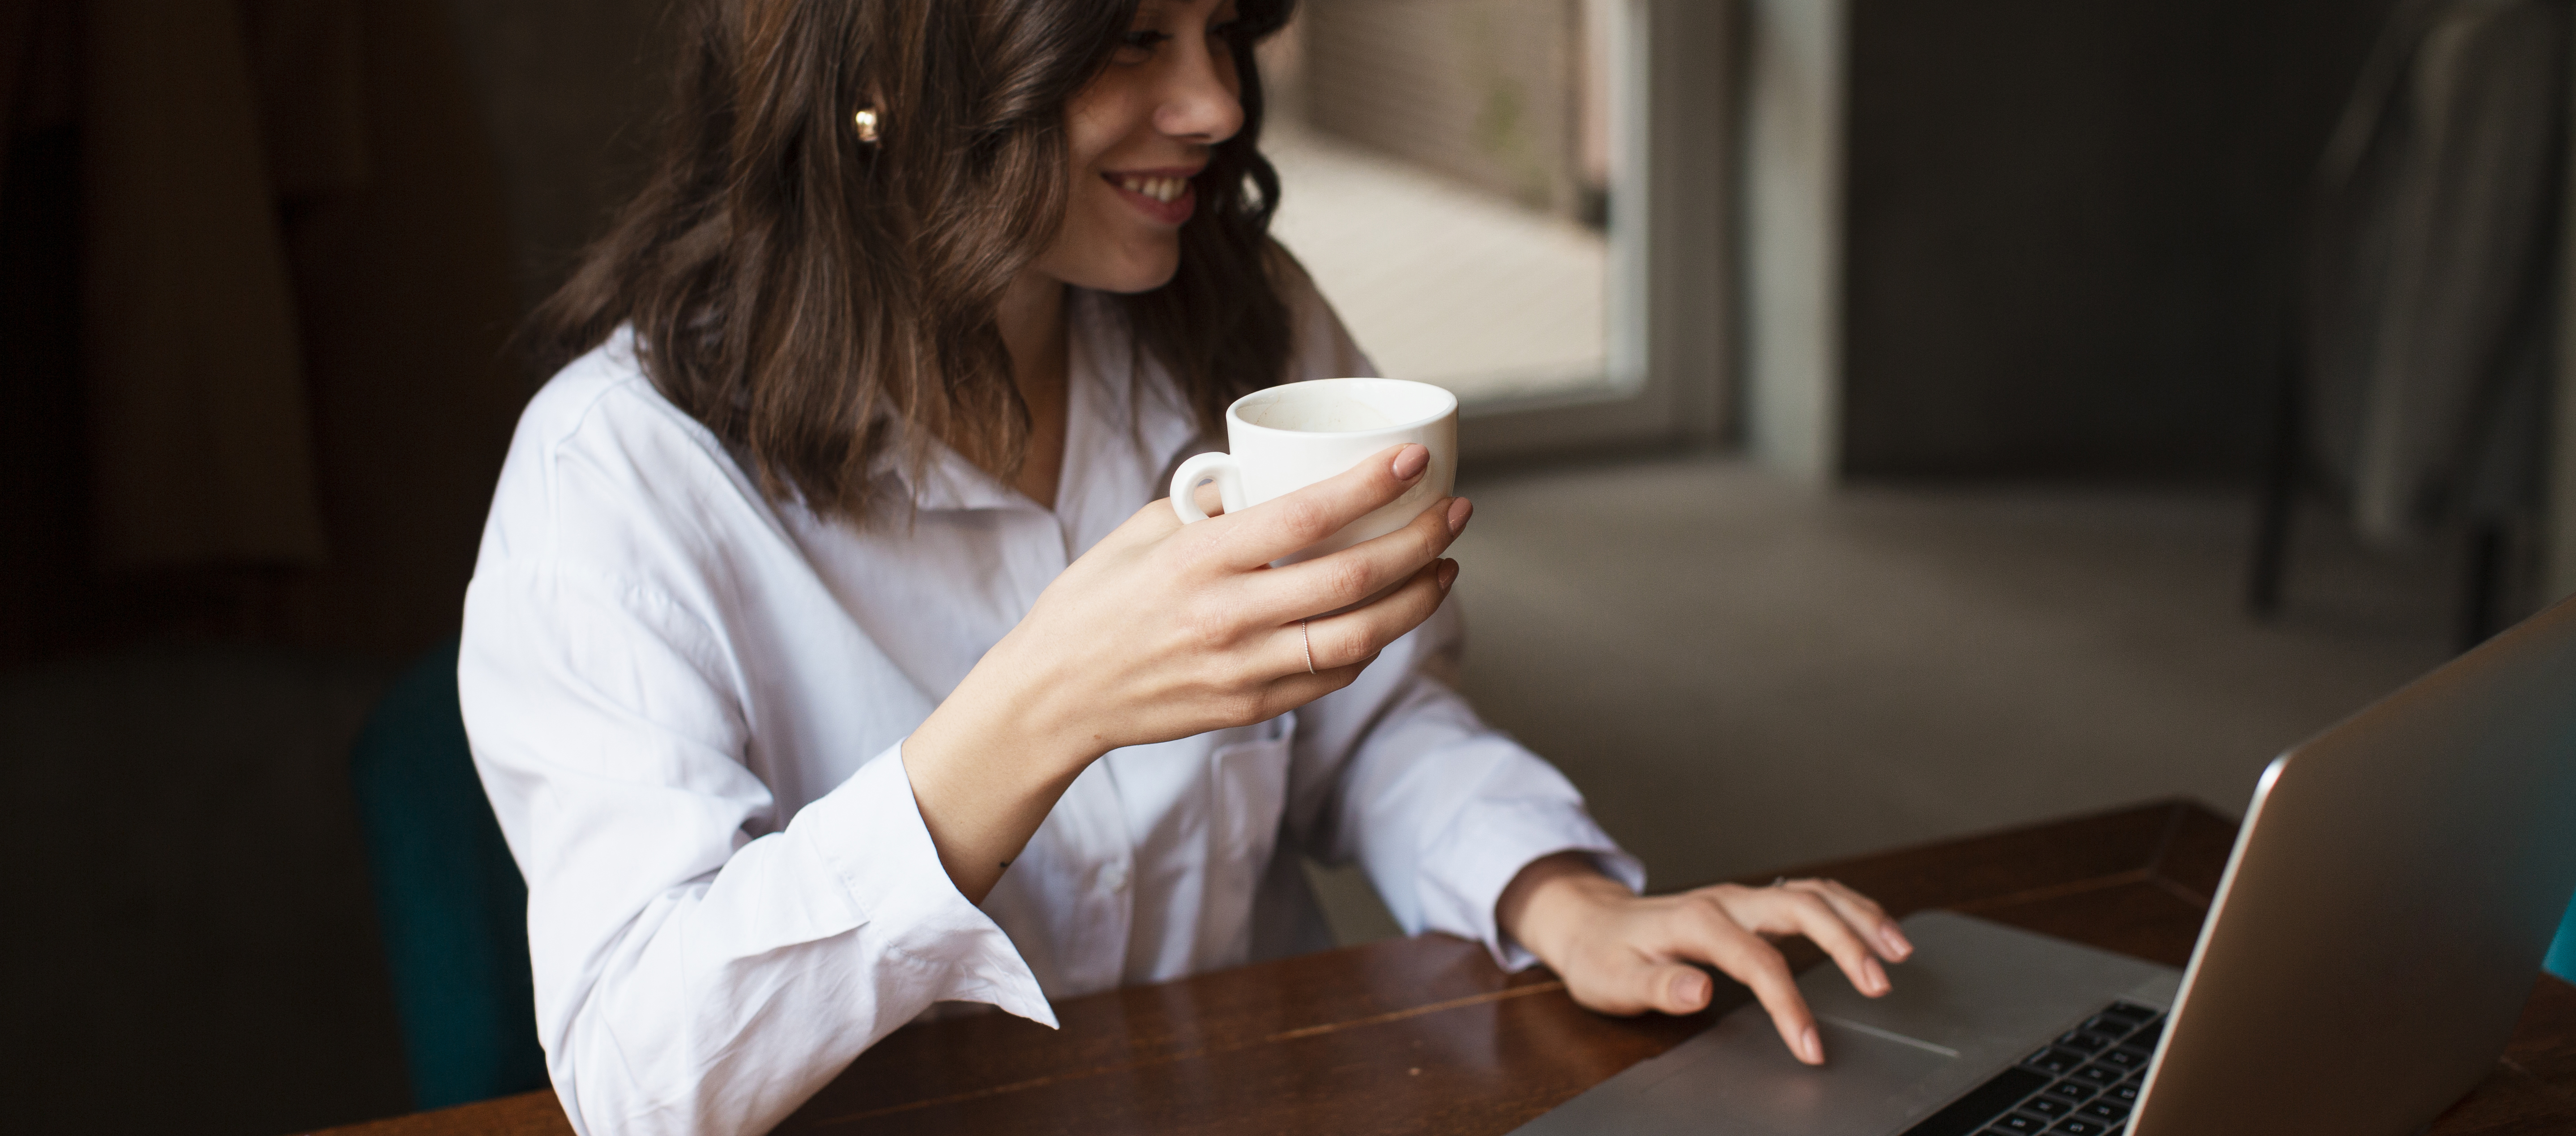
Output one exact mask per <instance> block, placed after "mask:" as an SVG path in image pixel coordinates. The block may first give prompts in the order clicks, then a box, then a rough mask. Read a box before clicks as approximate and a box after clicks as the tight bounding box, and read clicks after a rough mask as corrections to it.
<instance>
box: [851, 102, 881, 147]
mask: <svg viewBox="0 0 2576 1136" xmlns="http://www.w3.org/2000/svg"><path fill="white" fill-rule="evenodd" d="M850 121H851V122H853V123H856V124H858V128H859V141H861V142H869V143H873V142H875V141H876V140H877V112H876V108H874V107H870V108H868V109H867V110H863V111H860V112H858V113H857V114H853V115H851V116H850Z"/></svg>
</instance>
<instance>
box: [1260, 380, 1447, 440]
mask: <svg viewBox="0 0 2576 1136" xmlns="http://www.w3.org/2000/svg"><path fill="white" fill-rule="evenodd" d="M1353 380H1357V381H1360V382H1370V383H1403V384H1404V385H1406V386H1414V387H1421V388H1423V389H1425V390H1430V391H1435V392H1437V393H1438V394H1439V395H1440V397H1441V399H1442V400H1444V401H1443V404H1442V406H1441V407H1440V409H1438V410H1435V411H1433V412H1431V413H1429V414H1426V415H1423V416H1422V417H1420V418H1413V419H1408V420H1406V421H1402V422H1394V423H1389V424H1388V425H1385V426H1371V427H1369V428H1368V429H1366V430H1291V429H1288V428H1286V427H1283V426H1264V425H1262V424H1261V423H1258V422H1253V421H1250V420H1247V419H1245V418H1244V417H1243V404H1244V403H1247V402H1250V401H1252V400H1253V399H1256V398H1260V397H1262V396H1264V395H1275V394H1277V393H1279V392H1280V391H1283V390H1287V389H1288V388H1290V387H1302V386H1307V385H1310V384H1315V383H1340V382H1350V381H1353ZM1456 413H1458V395H1457V392H1455V391H1452V390H1450V389H1449V388H1447V387H1443V386H1438V385H1436V384H1432V383H1425V382H1417V381H1415V380H1413V379H1390V378H1387V377H1386V376H1384V375H1342V376H1337V377H1334V378H1329V379H1300V380H1298V381H1296V382H1293V383H1281V384H1279V385H1277V386H1270V387H1263V388H1261V389H1260V390H1257V391H1253V392H1252V393H1250V394H1246V395H1244V396H1243V397H1241V398H1238V399H1235V400H1234V401H1233V402H1231V403H1228V404H1226V408H1225V424H1226V428H1228V429H1235V428H1241V429H1246V430H1260V431H1264V432H1267V433H1272V434H1296V435H1300V436H1304V437H1329V436H1332V435H1336V434H1339V435H1343V436H1351V437H1356V436H1360V435H1366V434H1382V433H1386V432H1388V431H1392V430H1412V429H1416V428H1419V427H1423V426H1428V425H1430V424H1432V423H1434V422H1438V421H1440V420H1441V419H1443V418H1447V417H1449V416H1450V415H1452V414H1456Z"/></svg>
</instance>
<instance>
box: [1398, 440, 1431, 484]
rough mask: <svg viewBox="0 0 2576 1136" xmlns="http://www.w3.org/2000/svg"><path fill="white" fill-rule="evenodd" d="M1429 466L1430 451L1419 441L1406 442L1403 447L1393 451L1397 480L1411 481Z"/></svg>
mask: <svg viewBox="0 0 2576 1136" xmlns="http://www.w3.org/2000/svg"><path fill="white" fill-rule="evenodd" d="M1430 467H1431V451H1430V450H1429V449H1426V448H1424V447H1423V445H1422V443H1420V442H1406V443H1405V444H1404V448H1403V449H1400V450H1397V451H1396V452H1395V479H1396V480H1397V481H1411V480H1413V479H1414V478H1417V477H1420V476H1422V471H1423V470H1425V469H1428V468H1430Z"/></svg>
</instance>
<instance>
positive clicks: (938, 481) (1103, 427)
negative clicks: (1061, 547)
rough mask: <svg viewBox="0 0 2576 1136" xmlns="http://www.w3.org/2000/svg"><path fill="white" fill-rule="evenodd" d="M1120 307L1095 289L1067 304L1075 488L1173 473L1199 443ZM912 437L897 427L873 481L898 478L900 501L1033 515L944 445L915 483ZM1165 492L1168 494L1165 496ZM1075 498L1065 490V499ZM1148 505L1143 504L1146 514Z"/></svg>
mask: <svg viewBox="0 0 2576 1136" xmlns="http://www.w3.org/2000/svg"><path fill="white" fill-rule="evenodd" d="M1114 304H1115V301H1113V300H1112V299H1111V298H1110V297H1108V296H1106V295H1103V294H1101V293H1099V292H1094V291H1091V290H1089V289H1085V288H1068V289H1066V295H1065V325H1066V326H1065V331H1066V335H1067V336H1068V342H1067V344H1066V350H1065V372H1066V373H1065V384H1066V390H1065V419H1066V422H1065V467H1064V472H1065V479H1066V480H1067V481H1068V482H1071V481H1073V480H1076V479H1078V478H1080V477H1083V476H1085V475H1086V474H1087V472H1088V471H1089V470H1091V469H1092V468H1094V467H1095V466H1096V465H1098V464H1099V463H1102V462H1104V461H1112V460H1116V459H1117V458H1118V457H1120V456H1122V455H1121V454H1120V453H1119V452H1118V450H1120V449H1124V450H1127V451H1129V452H1130V453H1135V454H1140V455H1141V456H1143V457H1145V458H1147V459H1150V461H1151V462H1152V464H1153V465H1154V466H1156V467H1168V466H1170V465H1171V464H1172V463H1173V462H1175V461H1177V460H1178V459H1179V458H1180V457H1181V456H1183V455H1182V454H1181V453H1180V451H1181V449H1182V448H1183V447H1185V446H1188V445H1189V444H1190V443H1191V441H1193V440H1194V439H1196V438H1197V437H1198V423H1197V416H1196V415H1194V414H1193V413H1191V411H1190V409H1189V407H1188V406H1186V405H1185V404H1184V403H1183V401H1182V399H1181V397H1180V392H1179V390H1178V388H1177V387H1176V386H1175V385H1174V384H1173V383H1172V381H1171V377H1170V375H1169V373H1168V372H1166V371H1165V370H1164V369H1163V365H1162V363H1161V362H1160V361H1159V360H1156V359H1155V358H1154V357H1153V355H1152V353H1150V352H1148V351H1145V350H1144V348H1143V345H1142V344H1139V343H1137V342H1136V340H1135V337H1134V336H1132V335H1127V334H1120V333H1122V332H1124V331H1125V328H1124V327H1123V323H1124V316H1123V314H1122V313H1120V312H1118V311H1117V310H1116V308H1115V306H1114ZM911 429H912V427H911V426H910V425H909V424H908V423H904V422H901V421H897V422H895V423H894V424H893V429H891V430H889V431H887V444H886V446H885V447H884V448H883V449H882V450H880V451H879V452H878V453H877V455H876V457H875V459H874V460H873V461H872V462H871V463H870V465H869V475H870V476H871V477H883V478H889V479H891V481H892V484H893V486H894V487H895V490H896V493H895V494H894V495H895V496H897V497H901V496H907V495H908V496H909V497H910V498H911V499H912V503H913V507H914V508H917V509H920V510H922V511H925V512H934V511H948V510H957V511H964V510H975V509H1033V508H1038V507H1039V506H1038V505H1037V503H1035V502H1032V501H1030V500H1029V499H1028V498H1027V497H1025V496H1022V495H1021V494H1020V492H1019V490H1017V489H1014V488H1012V487H1010V486H1007V485H1004V484H1002V483H1001V481H1000V480H999V479H996V478H995V477H994V476H993V475H992V474H990V473H987V472H985V471H984V470H983V469H982V468H980V467H978V466H977V465H976V464H975V463H973V462H971V461H968V460H966V458H965V456H964V455H961V454H959V453H958V452H957V451H956V450H954V449H951V448H950V447H949V446H948V444H947V443H945V442H942V441H940V440H939V439H937V438H931V439H928V440H927V442H928V445H927V460H926V461H924V462H923V464H922V468H921V470H920V473H919V476H917V477H916V476H915V475H914V473H913V471H912V470H911V469H910V468H908V467H909V464H910V463H908V462H906V461H905V460H904V454H905V451H906V450H907V448H908V447H907V445H906V442H907V441H908V439H909V432H910V431H911ZM1156 488H1157V490H1158V491H1159V489H1160V488H1161V487H1159V486H1157V487H1156ZM1071 491H1072V487H1071V486H1070V485H1068V486H1066V487H1065V489H1063V490H1060V491H1059V493H1058V495H1059V496H1060V497H1062V496H1066V495H1068V494H1069V493H1070V492H1071ZM1141 503H1142V502H1139V504H1141Z"/></svg>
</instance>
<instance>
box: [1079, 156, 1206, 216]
mask: <svg viewBox="0 0 2576 1136" xmlns="http://www.w3.org/2000/svg"><path fill="white" fill-rule="evenodd" d="M1196 173H1198V171H1197V170H1194V169H1164V170H1119V171H1116V172H1113V173H1104V174H1102V175H1100V178H1101V180H1103V181H1106V182H1108V183H1109V187H1110V188H1111V189H1114V190H1117V191H1118V196H1119V197H1120V198H1122V199H1124V200H1125V201H1126V202H1127V204H1129V205H1132V206H1134V207H1135V208H1136V210H1137V212H1140V213H1143V214H1144V215H1145V216H1146V217H1148V218H1150V219H1152V220H1155V221H1158V222H1161V223H1163V224H1166V225H1178V224H1181V223H1182V222H1185V221H1188V220H1189V219H1190V214H1191V212H1192V211H1194V210H1196V209H1197V208H1198V191H1197V190H1195V189H1193V188H1191V186H1190V178H1191V176H1192V175H1194V174H1196Z"/></svg>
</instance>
